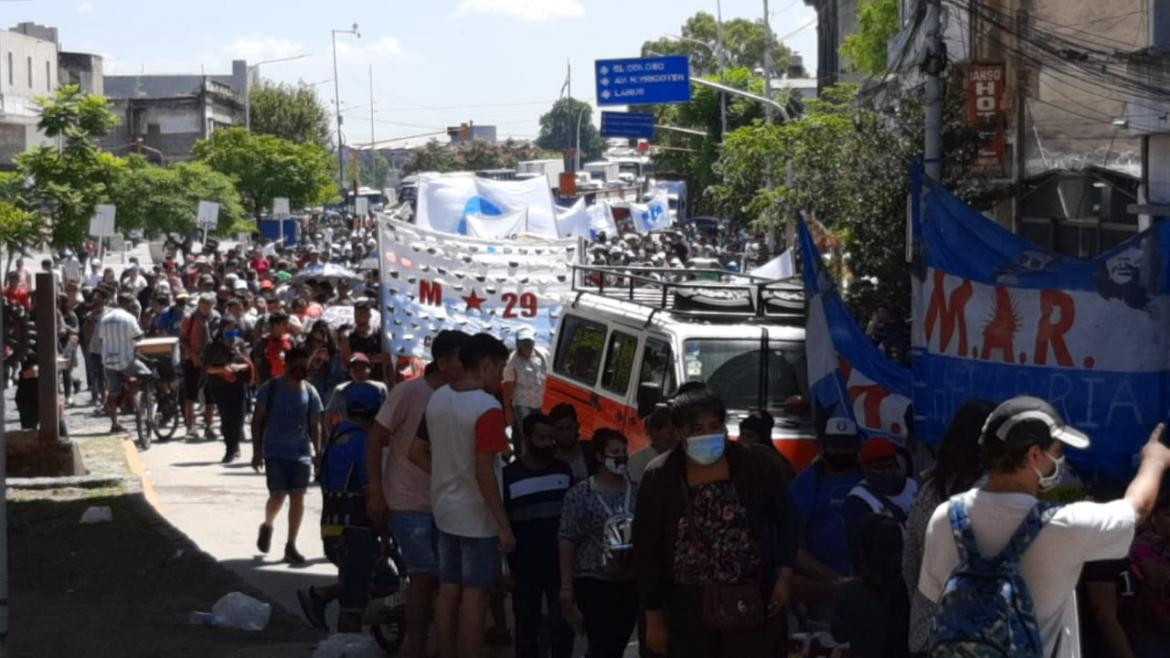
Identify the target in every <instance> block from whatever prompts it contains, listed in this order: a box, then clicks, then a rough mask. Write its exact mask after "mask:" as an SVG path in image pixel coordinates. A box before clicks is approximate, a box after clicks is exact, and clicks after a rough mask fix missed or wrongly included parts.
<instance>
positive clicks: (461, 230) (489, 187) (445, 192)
mask: <svg viewBox="0 0 1170 658" xmlns="http://www.w3.org/2000/svg"><path fill="white" fill-rule="evenodd" d="M525 210H527V212H528V222H527V227H526V229H525V230H526V232H527V233H529V234H531V235H535V236H540V237H545V238H557V237H559V234H558V233H557V215H556V206H555V204H554V203H553V197H552V190H550V189H549V187H548V183H547V181H545V180H544V179H541V178H532V179H529V180H521V181H497V180H490V179H487V178H478V177H476V176H475V175H474V174H470V173H458V174H420V175H419V182H418V212H417V217H416V218H415V224H416V225H417V226H419V227H422V228H426V229H431V230H434V231H440V232H443V233H455V234H460V235H468V228H467V220H468V218H474V217H480V218H483V219H484V221H492V220H493V219H494V218H500V217H507V216H510V215H512V214H514V213H517V212H521V211H525Z"/></svg>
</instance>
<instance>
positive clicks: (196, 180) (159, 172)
mask: <svg viewBox="0 0 1170 658" xmlns="http://www.w3.org/2000/svg"><path fill="white" fill-rule="evenodd" d="M109 197H110V201H111V202H112V203H114V204H115V205H117V207H118V214H117V223H118V228H119V229H121V230H129V229H133V228H140V229H144V230H145V231H147V232H148V233H160V232H180V233H184V232H187V231H190V230H192V229H194V228H195V218H196V215H197V211H198V207H199V202H200V201H214V202H216V203H218V204H219V226H220V227H228V226H230V225H231V224H232V223H234V222H235V221H237V220H238V219H239V218H240V217H241V216H242V215H243V213H244V208H243V205H242V204H241V203H240V194H239V192H237V191H236V187H235V185H234V184H233V183H232V180H231V179H230V178H228V177H227V176H225V175H224V174H221V173H219V172H218V171H215V170H214V169H212V168H211V167H209V166H207V165H206V164H203V163H201V162H181V163H176V164H173V165H171V166H169V167H158V166H155V165H152V164H150V163H148V162H147V161H146V160H145V159H144V158H142V157H140V156H137V155H133V156H130V157H129V158H128V159H127V161H126V164H125V166H122V167H120V168H119V169H118V171H117V173H116V174H115V175H114V177H113V181H112V183H111V185H110V190H109Z"/></svg>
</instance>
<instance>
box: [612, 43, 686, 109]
mask: <svg viewBox="0 0 1170 658" xmlns="http://www.w3.org/2000/svg"><path fill="white" fill-rule="evenodd" d="M593 70H594V73H595V74H596V79H597V104H598V105H656V104H659V103H685V102H687V101H689V100H691V64H690V59H689V58H688V57H687V56H686V55H669V56H666V57H641V58H635V59H599V60H597V61H596V62H594V63H593Z"/></svg>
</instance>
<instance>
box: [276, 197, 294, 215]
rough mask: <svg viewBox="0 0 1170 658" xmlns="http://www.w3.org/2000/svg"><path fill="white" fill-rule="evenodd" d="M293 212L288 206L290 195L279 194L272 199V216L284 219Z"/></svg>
mask: <svg viewBox="0 0 1170 658" xmlns="http://www.w3.org/2000/svg"><path fill="white" fill-rule="evenodd" d="M290 214H292V212H291V211H290V210H289V207H288V197H283V196H278V197H276V198H275V199H273V200H272V217H273V219H284V218H285V217H288V216H289V215H290Z"/></svg>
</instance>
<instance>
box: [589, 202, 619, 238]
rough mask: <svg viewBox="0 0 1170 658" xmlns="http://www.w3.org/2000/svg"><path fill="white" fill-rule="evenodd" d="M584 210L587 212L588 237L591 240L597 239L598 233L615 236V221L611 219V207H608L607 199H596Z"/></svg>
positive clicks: (616, 232) (616, 231)
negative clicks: (595, 201) (596, 200)
mask: <svg viewBox="0 0 1170 658" xmlns="http://www.w3.org/2000/svg"><path fill="white" fill-rule="evenodd" d="M585 210H586V212H587V213H589V238H590V239H591V240H595V239H597V235H598V234H600V233H605V234H606V236H608V237H611V238H616V237H617V235H618V227H617V222H615V221H613V208H612V207H610V205H609V202H608V201H598V202H597V203H594V204H593V205H591V206H588V207H586V209H585Z"/></svg>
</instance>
